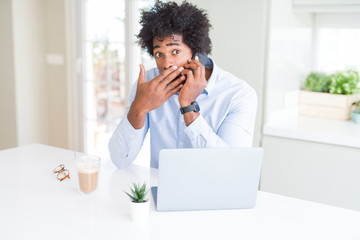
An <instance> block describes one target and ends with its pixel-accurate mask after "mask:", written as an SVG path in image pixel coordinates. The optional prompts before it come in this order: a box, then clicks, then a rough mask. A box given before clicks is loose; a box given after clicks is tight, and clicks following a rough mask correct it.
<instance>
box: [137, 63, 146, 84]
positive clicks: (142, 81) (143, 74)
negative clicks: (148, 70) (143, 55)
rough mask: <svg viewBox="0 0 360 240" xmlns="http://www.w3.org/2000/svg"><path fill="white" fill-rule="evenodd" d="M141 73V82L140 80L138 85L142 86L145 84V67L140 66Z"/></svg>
mask: <svg viewBox="0 0 360 240" xmlns="http://www.w3.org/2000/svg"><path fill="white" fill-rule="evenodd" d="M139 66H140V73H139V80H138V85H139V84H142V83H145V82H146V81H145V67H144V66H143V65H142V64H140V65H139Z"/></svg>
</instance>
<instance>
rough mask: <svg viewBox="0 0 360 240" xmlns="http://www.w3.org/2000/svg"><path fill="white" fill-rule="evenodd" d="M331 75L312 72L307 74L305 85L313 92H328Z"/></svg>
mask: <svg viewBox="0 0 360 240" xmlns="http://www.w3.org/2000/svg"><path fill="white" fill-rule="evenodd" d="M329 86H330V77H329V76H327V75H326V74H324V73H318V72H312V73H310V74H309V76H307V78H306V81H305V87H306V89H307V90H309V91H312V92H328V91H329Z"/></svg>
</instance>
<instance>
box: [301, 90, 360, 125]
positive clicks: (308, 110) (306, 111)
mask: <svg viewBox="0 0 360 240" xmlns="http://www.w3.org/2000/svg"><path fill="white" fill-rule="evenodd" d="M359 98H360V95H359V94H352V95H339V94H330V93H320V92H310V91H300V104H299V114H300V115H304V116H312V117H322V118H331V119H338V120H349V119H350V113H351V105H352V103H353V102H356V101H357V100H359Z"/></svg>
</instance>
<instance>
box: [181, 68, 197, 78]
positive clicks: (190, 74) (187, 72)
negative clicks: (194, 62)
mask: <svg viewBox="0 0 360 240" xmlns="http://www.w3.org/2000/svg"><path fill="white" fill-rule="evenodd" d="M181 75H183V76H186V78H187V79H190V80H193V79H194V74H193V72H192V71H191V70H190V69H184V70H183V71H182V72H181Z"/></svg>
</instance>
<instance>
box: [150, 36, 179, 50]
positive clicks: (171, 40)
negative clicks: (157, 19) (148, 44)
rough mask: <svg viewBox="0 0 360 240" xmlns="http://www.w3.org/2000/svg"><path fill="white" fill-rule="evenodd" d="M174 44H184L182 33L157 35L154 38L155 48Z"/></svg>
mask: <svg viewBox="0 0 360 240" xmlns="http://www.w3.org/2000/svg"><path fill="white" fill-rule="evenodd" d="M173 45H179V46H182V45H183V36H182V35H181V34H172V35H170V36H165V37H157V36H155V37H154V39H153V47H154V49H156V48H159V47H163V46H173Z"/></svg>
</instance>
